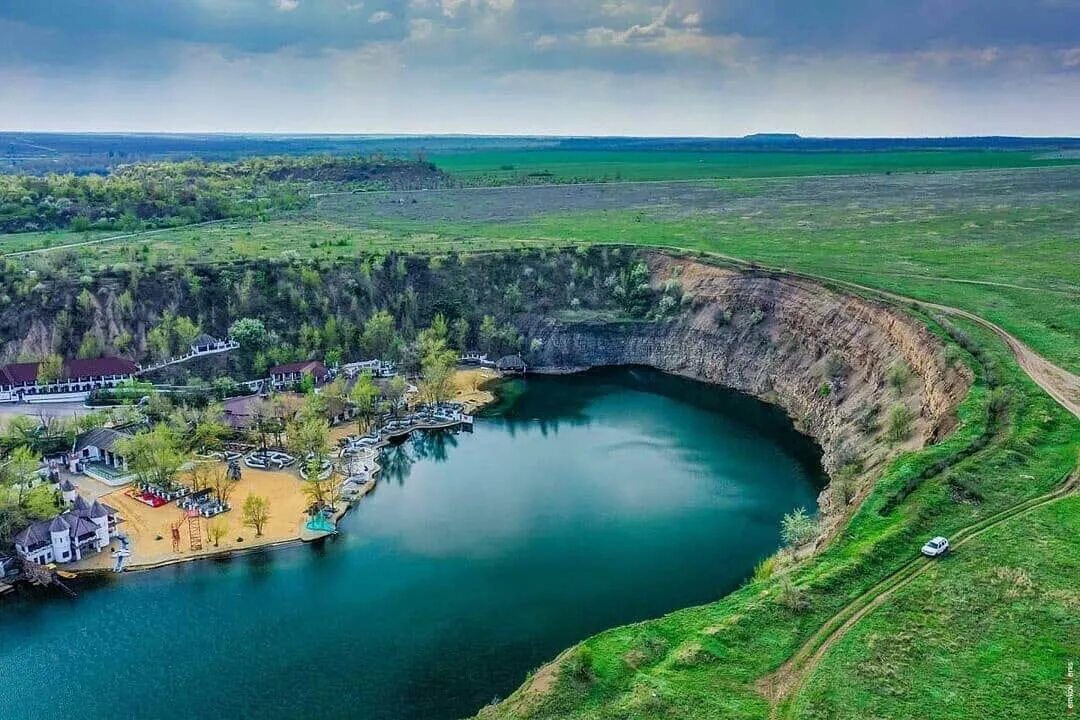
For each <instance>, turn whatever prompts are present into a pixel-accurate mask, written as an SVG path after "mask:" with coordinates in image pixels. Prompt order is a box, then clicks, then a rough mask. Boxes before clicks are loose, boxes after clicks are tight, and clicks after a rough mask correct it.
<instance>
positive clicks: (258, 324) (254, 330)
mask: <svg viewBox="0 0 1080 720" xmlns="http://www.w3.org/2000/svg"><path fill="white" fill-rule="evenodd" d="M229 337H231V338H232V339H233V340H235V341H236V342H238V343H240V347H241V348H242V349H243V350H245V351H255V350H259V349H261V348H263V347H264V346H265V345H266V338H267V334H266V326H265V325H264V324H263V321H262V320H256V319H255V318H240V319H239V320H237V321H236V322H234V323H233V324H232V325H230V326H229Z"/></svg>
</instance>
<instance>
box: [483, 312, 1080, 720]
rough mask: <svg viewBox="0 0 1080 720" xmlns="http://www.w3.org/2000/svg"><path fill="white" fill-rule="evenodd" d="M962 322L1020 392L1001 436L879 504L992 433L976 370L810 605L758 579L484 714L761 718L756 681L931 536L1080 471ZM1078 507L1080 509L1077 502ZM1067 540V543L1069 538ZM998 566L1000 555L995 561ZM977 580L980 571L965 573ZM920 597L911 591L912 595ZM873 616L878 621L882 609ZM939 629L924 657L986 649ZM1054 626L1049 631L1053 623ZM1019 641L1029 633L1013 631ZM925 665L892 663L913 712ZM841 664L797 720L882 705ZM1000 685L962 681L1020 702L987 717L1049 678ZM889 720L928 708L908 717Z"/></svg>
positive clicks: (806, 570)
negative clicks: (942, 425) (838, 705)
mask: <svg viewBox="0 0 1080 720" xmlns="http://www.w3.org/2000/svg"><path fill="white" fill-rule="evenodd" d="M962 329H963V331H964V332H967V333H969V334H970V335H971V336H972V337H975V338H976V339H977V341H978V342H980V343H982V344H983V345H984V347H987V348H990V355H991V359H990V360H989V362H990V363H991V364H992V365H993V366H994V368H995V369H994V370H993V372H995V373H997V374H998V375H999V377H1000V378H1001V382H1002V384H1004V385H1006V386H1008V387H1009V388H1012V390H1010V391H1009V392H1011V393H1015V394H1014V395H1012V398H1011V401H1010V404H1009V410H1008V412H1007V417H1006V418H1004V422H1003V424H1002V425H1001V430H1000V431H999V432H998V434H997V436H996V440H995V441H994V442H993V443H992V444H991V445H990V446H988V447H987V448H986V449H984V450H982V451H980V452H977V453H975V454H974V455H972V456H971V457H969V458H967V459H966V460H963V461H962V462H960V463H959V464H957V465H955V466H954V467H952V468H951V469H950V470H948V471H947V472H945V473H942V474H940V475H937V476H934V477H931V478H929V479H926V480H923V481H922V482H921V483H919V484H918V485H917V487H916V489H915V491H914V492H913V493H912V494H911V495H910V496H908V498H907V499H906V501H905V502H904V503H903V504H901V505H900V506H899V507H898V508H897V509H896V510H895V511H893V512H891V513H886V514H882V512H881V509H882V508H883V507H884V506H885V504H886V503H887V502H888V500H889V498H890V497H892V496H893V495H894V494H895V493H896V492H898V491H899V489H900V488H902V487H904V486H905V485H906V484H907V481H908V479H909V478H911V477H913V476H915V475H917V474H918V473H919V472H920V471H921V470H922V469H923V468H925V467H927V466H929V465H930V464H931V463H932V462H934V461H935V460H937V459H941V458H946V457H950V456H952V455H953V453H955V452H956V451H957V450H959V449H961V448H963V447H965V446H966V445H967V444H968V443H970V442H971V441H972V440H973V439H974V438H976V437H978V436H979V435H980V434H981V433H982V432H983V430H984V429H985V427H986V422H987V412H988V405H989V394H990V392H989V389H988V388H987V386H986V377H985V375H984V373H983V372H982V370H981V367H980V366H978V365H974V366H973V367H974V369H975V370H976V371H977V372H978V374H979V378H978V381H977V384H976V386H975V387H974V389H973V391H972V392H971V393H970V395H969V396H968V398H966V399H965V401H964V402H963V404H962V406H961V408H960V410H959V416H960V419H961V423H960V425H959V427H958V429H957V431H956V432H955V433H954V434H953V435H952V436H951V437H950V438H948V439H947V440H946V441H945V442H943V443H941V444H940V445H937V446H934V447H931V448H929V449H928V450H926V451H924V452H921V453H913V454H907V455H905V456H902V457H900V458H898V459H897V460H896V461H895V462H894V463H893V464H892V466H891V467H890V468H889V470H888V471H887V472H886V473H885V474H884V476H883V477H882V478H881V479H880V480H879V481H878V483H877V484H876V485H875V487H874V490H873V492H872V493H871V495H870V496H869V498H868V499H867V500H866V501H865V502H864V503H863V505H862V506H861V507H860V508H859V510H858V512H857V513H856V514H855V515H854V516H853V517H852V519H851V521H850V523H849V524H848V526H847V529H846V531H845V532H844V533H843V534H842V535H841V536H840V537H839V538H838V539H837V541H836V542H835V543H834V544H833V545H831V546H830V547H829V548H828V549H827V550H826V551H825V552H824V553H822V554H821V555H820V556H818V557H817V558H815V559H813V560H812V561H810V562H807V563H805V564H803V565H802V566H799V567H797V568H796V570H795V571H794V572H793V573H792V577H793V578H794V580H795V582H796V584H797V585H799V586H801V587H803V588H804V589H805V590H806V592H807V593H808V595H809V597H810V598H811V600H812V603H813V605H812V609H811V610H810V611H809V612H807V613H803V614H793V613H792V612H790V611H788V610H786V609H785V608H784V607H782V606H781V605H780V604H778V603H777V601H776V595H777V592H778V584H779V581H778V580H777V579H776V578H772V579H769V580H766V581H758V582H753V583H750V584H748V585H746V586H744V587H743V588H741V589H740V590H738V591H737V592H735V593H733V594H732V595H730V596H728V597H725V598H723V599H721V600H719V601H718V602H716V603H713V604H711V605H706V606H702V607H698V608H690V609H687V610H681V611H678V612H675V613H672V614H670V615H668V616H666V617H663V618H660V619H657V620H654V621H649V622H646V623H641V624H638V625H633V626H628V627H624V628H616V629H614V630H610V631H608V632H605V633H602V634H600V635H598V636H596V637H594V638H590V639H589V640H587V641H586V642H585V643H584V644H583V645H582V647H584V648H587V651H585V652H586V654H587V656H588V658H589V661H588V663H587V668H588V670H587V671H579V672H577V673H575V672H574V670H573V666H572V665H564V667H565V668H566V669H564V670H562V671H561V672H559V673H558V674H557V678H558V679H557V680H556V682H555V684H554V686H553V690H552V691H551V692H550V693H549V694H548V695H546V696H544V697H543V698H542V699H541V700H540V701H539V702H532V701H530V700H529V699H528V697H527V695H519V696H515V697H512V698H511V699H510V702H508V703H506V704H504V705H502V706H499V707H494V708H488V709H485V711H484V712H483V713H481V717H483V718H526V717H536V718H554V717H565V718H653V717H657V718H659V717H679V718H703V719H704V718H716V717H725V718H728V717H731V718H760V717H764V716H765V714H766V712H767V703H766V701H765V700H764V699H763V698H762V697H761V696H760V695H759V694H758V692H757V691H756V687H755V682H756V681H757V680H758V679H759V678H761V677H763V676H765V675H767V674H768V673H770V672H771V671H773V670H775V669H776V668H777V667H778V666H779V665H780V664H781V663H782V662H783V661H784V660H785V659H786V658H787V657H788V656H789V655H791V653H792V652H793V651H794V650H795V649H796V648H797V647H798V646H799V645H800V644H801V643H802V642H804V641H805V640H806V639H807V638H808V637H809V636H810V635H811V634H812V633H813V631H814V630H815V629H816V628H817V627H819V626H820V625H821V624H822V623H824V622H825V620H827V619H828V618H829V617H830V616H831V615H833V614H834V613H835V612H837V611H838V610H839V609H840V608H842V607H843V606H844V605H845V604H846V603H847V602H848V601H849V600H850V599H852V598H854V597H855V596H857V595H858V594H860V593H861V592H862V591H864V590H866V589H867V588H869V587H870V586H871V585H873V584H874V583H875V582H876V581H878V580H879V579H881V578H882V577H884V576H886V575H887V574H888V573H890V572H892V571H893V570H894V569H896V568H897V567H899V566H900V565H902V564H903V563H904V562H905V561H907V560H908V559H910V558H911V557H912V556H913V555H914V554H915V553H917V551H918V546H919V544H920V542H921V541H922V540H923V539H924V538H926V537H928V536H930V535H932V534H937V533H945V534H949V533H951V532H954V531H955V530H956V529H958V528H960V527H964V526H967V525H970V524H972V523H974V522H977V521H978V520H979V519H981V518H985V517H987V516H989V515H991V514H993V513H994V512H996V511H999V510H1001V509H1004V508H1006V507H1009V506H1011V505H1013V504H1014V503H1016V502H1018V501H1020V500H1021V499H1023V498H1028V497H1034V496H1037V495H1039V494H1041V493H1043V492H1045V491H1047V490H1048V489H1050V488H1051V487H1053V486H1054V485H1055V484H1056V483H1058V482H1059V481H1060V480H1061V478H1062V477H1063V476H1064V475H1065V474H1066V473H1067V472H1068V471H1070V470H1071V469H1072V468H1073V466H1074V463H1075V459H1076V451H1077V448H1078V447H1080V422H1078V421H1077V420H1076V419H1075V418H1073V417H1072V416H1071V415H1069V414H1068V413H1066V411H1064V410H1062V409H1061V408H1059V407H1058V406H1057V405H1056V404H1054V403H1053V402H1052V401H1051V400H1050V399H1049V398H1047V397H1046V396H1045V395H1043V394H1042V392H1041V391H1040V390H1039V389H1038V388H1037V387H1035V386H1034V385H1033V384H1032V383H1031V382H1030V381H1028V380H1027V378H1026V376H1023V375H1022V372H1021V371H1020V370H1019V368H1018V367H1016V366H1015V364H1014V363H1013V362H1012V360H1011V357H1010V356H1009V355H1008V351H1007V350H1006V349H1005V348H1004V347H1003V346H1001V345H1000V344H999V343H998V342H997V341H996V340H995V339H994V338H993V337H991V336H989V335H987V334H986V333H983V332H982V331H981V330H980V329H979V328H978V327H976V326H966V327H964V328H962ZM957 477H964V478H965V479H967V480H968V481H969V482H970V481H971V479H973V478H974V479H975V480H974V484H973V485H971V487H975V488H976V489H978V491H979V492H980V493H981V494H982V499H981V501H980V502H979V503H978V504H970V503H961V502H956V501H955V500H954V499H953V496H952V492H951V490H950V480H952V479H955V478H957ZM1069 507H1071V508H1073V509H1075V508H1076V507H1077V506H1076V505H1075V504H1072V505H1070V506H1069ZM1072 522H1075V519H1073V520H1072ZM1017 528H1019V529H1022V530H1023V529H1025V528H1026V526H1025V525H1024V523H1023V521H1021V522H1018V523H1015V524H1012V523H1010V524H1007V525H1005V526H1002V529H1001V530H999V531H995V532H996V533H1006V536H1005V537H1004V540H1003V541H1002V542H1004V543H1012V542H1022V541H1023V539H1024V537H1026V535H1025V534H1024V533H1020V535H1018V536H1017V537H1012V536H1009V535H1008V533H1010V532H1012V531H1014V530H1016V529H1017ZM1024 532H1027V531H1026V530H1025V531H1024ZM988 537H991V538H993V537H995V535H990V536H988ZM1065 542H1066V544H1067V542H1068V541H1067V539H1066V540H1065ZM975 547H976V548H979V547H982V548H988V549H987V550H984V551H983V552H989V553H993V552H994V548H996V547H997V545H996V544H995V543H990V544H989V545H987V540H986V539H983V540H981V541H980V544H979V545H976V546H975ZM967 552H968V551H967V550H966V549H965V550H964V551H963V552H961V551H958V552H957V553H956V555H955V556H954V558H952V559H950V563H955V564H959V562H964V558H966V556H967ZM958 561H959V562H958ZM989 562H996V561H994V560H992V559H991V560H989ZM1002 562H1003V563H1005V562H1006V560H1003V561H1002ZM1009 562H1011V560H1009ZM1061 562H1062V556H1061V555H1060V554H1059V553H1057V552H1055V553H1053V554H1052V555H1050V556H1048V557H1047V558H1046V559H1045V565H1043V564H1042V563H1044V559H1043V558H1042V556H1041V554H1039V553H1034V554H1031V555H1029V560H1028V565H1029V566H1030V567H1035V566H1038V567H1037V568H1035V569H1033V570H1032V571H1031V572H1033V573H1034V574H1035V575H1036V576H1038V577H1043V576H1044V575H1053V574H1054V573H1055V572H1056V569H1057V568H1058V567H1059V566H1060V564H1061ZM952 566H953V565H950V566H948V567H952ZM975 577H977V574H976V575H975V576H973V577H971V578H969V580H974V579H975ZM954 582H956V583H958V584H959V585H960V586H962V587H964V589H965V593H966V594H967V595H968V596H969V597H978V598H979V602H980V603H983V604H987V603H989V602H991V601H993V600H994V599H995V598H997V597H998V593H999V589H998V588H997V587H994V586H992V585H987V586H982V585H979V584H974V583H972V582H965V580H964V579H963V578H960V579H957V580H955V581H954ZM910 592H911V591H909V592H907V593H905V594H904V597H909V596H910ZM1041 613H1042V611H1041V610H1040V609H1039V607H1038V606H1037V605H1036V604H1034V603H1028V604H1026V605H1017V606H1016V607H1013V608H1012V609H1011V612H1008V613H1001V614H996V615H989V616H986V617H985V618H984V621H985V623H987V625H988V626H989V627H987V628H984V633H985V634H986V635H987V636H997V637H1009V638H1015V636H1016V635H1018V631H1017V628H1019V627H1026V626H1028V624H1029V623H1034V622H1038V621H1040V620H1041V619H1042V617H1043V616H1042V614H1041ZM870 617H871V618H874V620H875V621H879V620H878V618H877V617H876V616H875V615H871V616H870ZM880 622H881V623H882V625H881V626H879V632H891V630H890V627H891V626H890V625H889V623H888V621H887V620H882V621H880ZM932 627H933V631H934V632H935V633H936V634H937V635H936V638H937V643H936V644H935V645H934V646H932V648H928V649H927V650H926V658H927V660H926V661H927V662H931V663H939V664H941V663H945V662H947V661H948V659H949V658H950V657H952V656H953V655H955V654H956V653H957V652H959V651H963V652H967V653H975V654H977V653H978V650H977V648H975V644H977V643H978V642H980V641H979V639H978V638H973V637H972V636H970V635H969V634H968V632H967V631H968V630H969V625H968V624H961V623H957V624H953V625H949V624H943V623H933V624H932ZM1047 632H1048V633H1050V632H1053V629H1052V628H1051V629H1048V630H1047ZM845 642H856V641H855V640H851V641H845ZM1013 642H1014V643H1019V642H1020V641H1019V640H1016V639H1014V641H1013ZM841 647H846V645H842V646H841ZM860 647H861V646H860ZM1018 647H1019V645H1018ZM580 652H582V651H581V650H580V649H579V650H576V651H573V652H571V653H570V654H569V655H568V658H569V659H571V660H572V659H573V658H574V657H575V655H576V654H578V653H580ZM931 656H933V657H931ZM832 657H833V655H832V654H829V655H826V658H829V659H831V658H832ZM849 659H850V655H849ZM1057 660H1058V657H1057V653H1056V652H1055V653H1051V655H1050V656H1049V657H1043V658H1039V659H1037V660H1036V659H1029V660H1028V663H1029V664H1031V665H1033V666H1039V667H1040V668H1042V667H1045V666H1049V665H1050V664H1052V663H1054V662H1057ZM855 662H856V663H857V662H858V661H857V660H856V661H855ZM983 663H984V666H986V665H989V664H992V660H991V659H990V658H985V659H984V660H983ZM924 669H925V665H924V664H920V663H904V662H896V663H892V664H891V665H889V673H891V675H890V677H891V680H892V681H893V682H894V683H895V684H896V685H897V686H898V687H911V688H913V690H915V692H913V693H912V695H910V696H908V697H907V698H906V699H904V700H903V702H904V703H908V705H907V707H908V708H909V709H910V708H912V707H923V708H925V707H926V704H927V703H929V702H933V701H934V699H935V697H936V695H935V694H933V693H929V690H928V687H929V685H930V683H929V682H927V681H926V680H924V679H923V678H921V676H919V673H920V672H922V671H923V670H924ZM845 670H846V672H845V673H844V674H838V675H830V674H829V673H828V672H827V671H826V670H821V671H819V672H818V673H817V674H816V675H815V676H814V683H813V684H812V685H811V688H810V691H809V692H808V695H807V696H806V697H805V698H800V700H799V702H798V704H797V706H796V709H797V710H798V713H797V715H796V716H798V717H801V716H803V715H805V716H806V717H832V716H831V715H829V714H828V712H829V709H823V706H822V705H821V703H819V702H818V701H817V700H816V699H815V698H817V697H820V696H824V697H827V698H832V697H833V696H834V695H835V694H836V693H837V692H840V691H843V692H850V696H849V699H851V700H852V701H853V702H856V703H858V704H857V705H854V706H852V707H850V708H849V709H848V710H847V712H849V713H850V714H851V717H875V716H877V715H874V714H873V709H872V708H874V707H876V706H874V705H873V703H872V702H871V700H870V699H868V698H867V697H866V696H867V695H868V696H871V697H873V691H872V688H871V686H872V684H873V682H874V680H873V678H872V677H870V678H861V677H860V676H858V675H857V673H854V674H853V670H852V668H851V667H847V668H846V669H845ZM1040 672H1041V671H1040ZM820 678H824V680H823V681H821V682H824V683H826V684H827V685H826V686H825V687H823V688H822V687H820V686H819V684H817V683H818V682H819V679H820ZM860 683H861V684H860ZM999 685H1000V679H999V678H998V677H995V676H994V675H993V674H990V673H982V674H972V675H971V676H970V677H967V678H965V679H964V682H960V683H958V684H957V687H958V688H960V689H961V692H967V693H970V694H980V695H985V696H987V697H991V698H993V697H997V698H1001V697H1004V696H1005V695H1006V694H1008V695H1009V696H1010V697H1011V698H1012V699H1011V700H1010V701H1009V702H1008V703H999V702H997V701H996V700H995V701H988V702H987V703H985V706H981V707H983V709H984V710H985V711H986V712H985V714H983V715H981V717H1000V718H1012V717H1015V714H1013V713H1012V712H1011V711H1010V709H1009V708H1010V707H1012V706H1013V705H1015V704H1016V703H1018V702H1024V701H1025V700H1031V701H1032V702H1034V701H1035V698H1036V696H1037V695H1041V694H1042V693H1043V692H1044V687H1042V686H1024V685H1022V684H1021V685H1013V686H1008V687H998V686H999ZM860 692H862V693H864V695H860V694H859V693H860ZM815 693H816V694H815ZM924 693H929V694H924ZM807 698H808V699H807ZM523 699H524V701H523V702H522V700H523ZM898 707H899V706H898ZM894 709H897V708H894ZM890 712H891V711H890ZM881 716H882V717H905V716H910V717H921V716H923V715H921V714H919V713H914V714H906V713H904V712H898V713H897V714H890V713H885V714H883V715H881Z"/></svg>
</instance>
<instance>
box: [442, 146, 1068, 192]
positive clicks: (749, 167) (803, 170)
mask: <svg viewBox="0 0 1080 720" xmlns="http://www.w3.org/2000/svg"><path fill="white" fill-rule="evenodd" d="M430 159H431V160H432V161H433V162H434V163H435V164H436V165H438V167H439V168H441V169H443V170H446V171H447V172H450V173H453V174H456V175H460V176H462V177H464V178H468V179H470V180H473V181H475V182H477V183H481V184H486V183H490V182H495V183H498V182H502V183H504V184H505V183H514V182H519V181H521V180H522V179H523V178H527V179H528V180H530V181H533V182H536V181H542V180H545V179H547V180H550V181H552V182H574V181H583V180H597V181H613V180H694V179H703V178H753V177H791V176H805V175H849V174H853V175H858V174H865V173H887V172H897V173H901V172H932V171H946V170H976V169H987V168H1017V167H1036V166H1053V165H1067V164H1077V163H1080V159H1078V158H1060V157H1058V158H1055V157H1052V156H1051V155H1050V154H1048V153H1044V152H1027V151H1001V150H985V151H984V150H929V151H913V150H900V151H895V150H891V151H890V150H885V151H870V152H855V151H852V152H805V151H803V152H769V151H760V152H704V151H690V150H688V151H658V150H641V151H635V150H560V149H543V148H539V149H531V150H497V151H487V152H485V151H481V152H470V153H456V154H436V155H433V156H432V157H431V158H430Z"/></svg>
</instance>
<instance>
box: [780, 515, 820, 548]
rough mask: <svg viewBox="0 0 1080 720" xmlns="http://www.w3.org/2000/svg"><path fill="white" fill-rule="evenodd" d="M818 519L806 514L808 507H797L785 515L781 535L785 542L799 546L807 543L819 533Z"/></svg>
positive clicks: (781, 524)
mask: <svg viewBox="0 0 1080 720" xmlns="http://www.w3.org/2000/svg"><path fill="white" fill-rule="evenodd" d="M817 532H818V524H817V521H816V520H814V519H813V518H812V517H810V516H809V515H807V514H806V508H802V507H801V508H797V509H796V510H795V511H794V512H790V513H788V514H787V515H785V516H784V519H783V520H782V521H781V522H780V537H782V538H783V540H784V544H786V545H791V546H793V547H798V546H799V545H805V544H806V543H808V542H809V541H810V540H813V539H814V536H816V535H817Z"/></svg>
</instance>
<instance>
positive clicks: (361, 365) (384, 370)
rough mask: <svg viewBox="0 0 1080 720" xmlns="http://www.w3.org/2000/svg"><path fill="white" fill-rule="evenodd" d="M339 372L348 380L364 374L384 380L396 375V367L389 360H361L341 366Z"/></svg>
mask: <svg viewBox="0 0 1080 720" xmlns="http://www.w3.org/2000/svg"><path fill="white" fill-rule="evenodd" d="M341 371H342V372H344V373H345V376H346V377H350V378H352V377H356V376H357V375H359V374H360V373H365V372H369V373H371V374H372V376H373V377H378V378H386V377H393V376H394V375H395V374H396V373H397V367H396V366H395V365H394V363H392V362H390V361H389V360H362V361H360V362H352V363H346V364H345V365H342V366H341Z"/></svg>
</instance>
